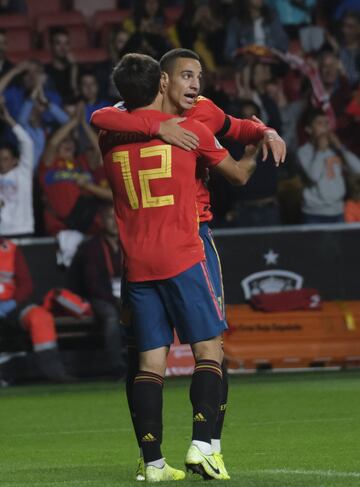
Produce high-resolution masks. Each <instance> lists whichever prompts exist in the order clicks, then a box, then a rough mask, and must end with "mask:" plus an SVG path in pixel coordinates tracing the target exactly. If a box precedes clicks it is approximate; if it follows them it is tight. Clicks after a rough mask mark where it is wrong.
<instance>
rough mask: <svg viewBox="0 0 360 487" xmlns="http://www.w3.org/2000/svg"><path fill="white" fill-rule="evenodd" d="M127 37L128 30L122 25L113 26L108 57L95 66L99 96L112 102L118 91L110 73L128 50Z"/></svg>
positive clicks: (117, 96)
mask: <svg viewBox="0 0 360 487" xmlns="http://www.w3.org/2000/svg"><path fill="white" fill-rule="evenodd" d="M129 39H130V34H129V32H128V31H127V30H125V29H124V28H123V27H122V26H120V27H116V28H114V29H113V30H112V31H111V32H110V39H109V43H108V50H109V59H108V60H107V61H104V62H102V63H99V64H98V65H97V66H96V77H97V79H98V81H99V91H100V96H101V97H103V98H110V99H111V100H113V101H114V103H115V102H116V101H118V100H119V92H118V90H117V89H116V87H115V85H114V83H113V81H112V77H111V73H112V70H113V68H114V66H116V65H117V63H118V62H119V61H120V59H121V58H122V56H123V55H124V54H126V52H128V49H127V46H128V41H129Z"/></svg>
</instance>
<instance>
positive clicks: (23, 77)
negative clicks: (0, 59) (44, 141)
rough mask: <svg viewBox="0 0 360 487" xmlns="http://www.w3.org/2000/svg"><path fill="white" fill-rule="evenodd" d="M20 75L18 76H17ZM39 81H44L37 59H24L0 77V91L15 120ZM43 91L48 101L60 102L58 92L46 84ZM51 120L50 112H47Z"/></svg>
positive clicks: (41, 68) (40, 65) (42, 71)
mask: <svg viewBox="0 0 360 487" xmlns="http://www.w3.org/2000/svg"><path fill="white" fill-rule="evenodd" d="M19 75H20V76H19ZM39 83H42V84H43V83H45V78H44V67H43V66H42V64H40V63H39V62H37V61H24V62H22V63H19V64H17V65H15V66H14V67H13V68H12V69H10V70H9V71H8V72H7V73H6V74H5V75H4V76H3V77H2V78H0V93H4V97H5V99H6V104H7V106H8V109H9V112H10V114H11V116H12V117H14V118H15V120H18V117H19V113H20V111H21V109H22V107H23V104H24V102H25V100H26V99H28V98H29V97H30V96H31V94H32V93H33V91H34V90H35V89H36V87H37V86H38V85H39ZM44 93H45V96H46V98H47V99H48V100H49V102H52V103H54V104H56V105H60V104H61V98H60V96H59V94H58V93H57V92H56V91H54V90H53V89H51V88H50V87H49V86H48V85H47V84H46V85H45V86H44ZM47 118H48V120H51V119H52V117H51V114H47Z"/></svg>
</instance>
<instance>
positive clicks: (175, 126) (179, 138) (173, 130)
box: [158, 117, 199, 151]
mask: <svg viewBox="0 0 360 487" xmlns="http://www.w3.org/2000/svg"><path fill="white" fill-rule="evenodd" d="M184 120H186V118H185V117H179V118H170V119H169V120H166V121H164V122H160V128H159V133H158V135H159V137H160V139H162V140H163V141H164V142H166V143H167V144H171V145H176V146H177V147H180V149H184V150H187V151H191V150H194V149H197V147H198V146H199V137H198V136H197V135H196V134H194V133H193V132H191V131H190V130H187V129H184V128H182V127H181V126H180V125H179V124H180V123H181V122H183V121H184Z"/></svg>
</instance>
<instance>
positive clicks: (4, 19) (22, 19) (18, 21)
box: [0, 14, 30, 30]
mask: <svg viewBox="0 0 360 487" xmlns="http://www.w3.org/2000/svg"><path fill="white" fill-rule="evenodd" d="M29 26H30V24H29V19H28V18H27V16H26V15H18V14H12V15H10V14H9V15H0V29H5V30H8V29H15V28H20V27H29Z"/></svg>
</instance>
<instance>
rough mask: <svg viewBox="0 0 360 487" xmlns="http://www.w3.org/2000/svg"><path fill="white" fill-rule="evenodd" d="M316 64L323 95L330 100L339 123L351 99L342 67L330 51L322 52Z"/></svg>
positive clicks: (337, 58)
mask: <svg viewBox="0 0 360 487" xmlns="http://www.w3.org/2000/svg"><path fill="white" fill-rule="evenodd" d="M318 62H319V72H320V77H321V81H322V82H323V85H324V88H325V93H326V94H327V95H328V97H329V98H330V103H331V106H332V108H333V110H334V112H335V116H336V118H337V122H338V123H339V122H340V120H339V119H340V117H341V116H342V114H343V112H344V109H345V107H346V105H347V104H348V103H349V101H350V98H351V89H350V85H349V81H348V79H347V78H346V75H345V73H344V67H343V65H342V64H341V62H340V59H339V57H338V56H337V55H336V54H335V53H333V52H331V51H324V52H322V53H321V54H320V55H319V59H318ZM340 123H341V122H340Z"/></svg>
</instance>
